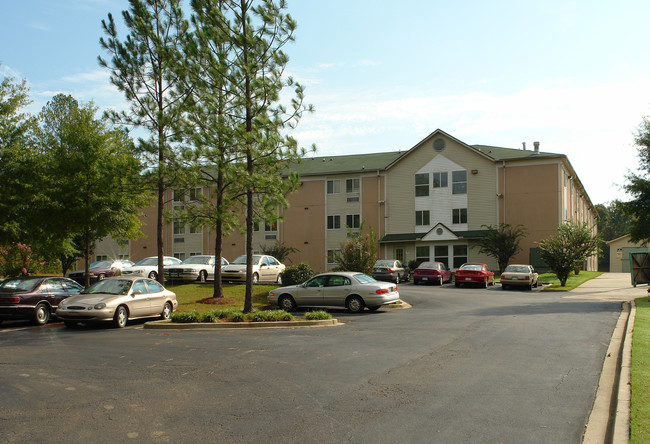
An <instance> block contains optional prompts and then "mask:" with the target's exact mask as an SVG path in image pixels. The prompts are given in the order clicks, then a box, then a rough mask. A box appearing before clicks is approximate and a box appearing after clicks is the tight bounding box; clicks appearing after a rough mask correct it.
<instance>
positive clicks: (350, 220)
mask: <svg viewBox="0 0 650 444" xmlns="http://www.w3.org/2000/svg"><path fill="white" fill-rule="evenodd" d="M345 224H346V225H347V226H348V227H349V228H359V227H360V226H361V218H360V216H359V215H358V214H348V215H347V216H345Z"/></svg>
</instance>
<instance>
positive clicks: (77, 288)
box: [55, 279, 84, 306]
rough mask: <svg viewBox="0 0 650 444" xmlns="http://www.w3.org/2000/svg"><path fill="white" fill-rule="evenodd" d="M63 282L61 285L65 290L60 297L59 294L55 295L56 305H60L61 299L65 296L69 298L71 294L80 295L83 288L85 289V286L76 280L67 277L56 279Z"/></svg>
mask: <svg viewBox="0 0 650 444" xmlns="http://www.w3.org/2000/svg"><path fill="white" fill-rule="evenodd" d="M56 280H57V281H59V282H60V283H61V287H63V289H64V292H63V293H61V294H60V296H61V297H58V296H59V295H56V296H55V299H57V301H56V306H58V305H59V304H60V303H61V301H62V300H63V299H65V298H68V297H70V296H75V295H78V294H79V292H81V290H83V289H84V288H83V286H81V285H79V284H78V283H76V282H74V281H69V280H66V279H56Z"/></svg>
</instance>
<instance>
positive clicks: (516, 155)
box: [472, 145, 565, 161]
mask: <svg viewBox="0 0 650 444" xmlns="http://www.w3.org/2000/svg"><path fill="white" fill-rule="evenodd" d="M472 148H474V149H476V150H478V151H480V152H481V153H483V154H485V155H487V156H490V157H491V158H492V159H494V160H497V161H498V160H519V159H521V160H524V159H539V158H550V157H565V156H564V154H556V153H544V152H541V151H540V152H538V153H537V154H536V153H535V151H533V150H520V149H516V148H501V147H498V146H488V145H472Z"/></svg>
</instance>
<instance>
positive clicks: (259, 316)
mask: <svg viewBox="0 0 650 444" xmlns="http://www.w3.org/2000/svg"><path fill="white" fill-rule="evenodd" d="M250 320H251V321H252V322H273V321H293V315H292V314H291V313H287V312H286V311H284V310H269V311H256V312H253V313H250Z"/></svg>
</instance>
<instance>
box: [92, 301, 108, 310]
mask: <svg viewBox="0 0 650 444" xmlns="http://www.w3.org/2000/svg"><path fill="white" fill-rule="evenodd" d="M93 308H94V309H95V310H102V309H104V308H106V304H104V303H103V302H100V303H99V304H95V306H94V307H93Z"/></svg>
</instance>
